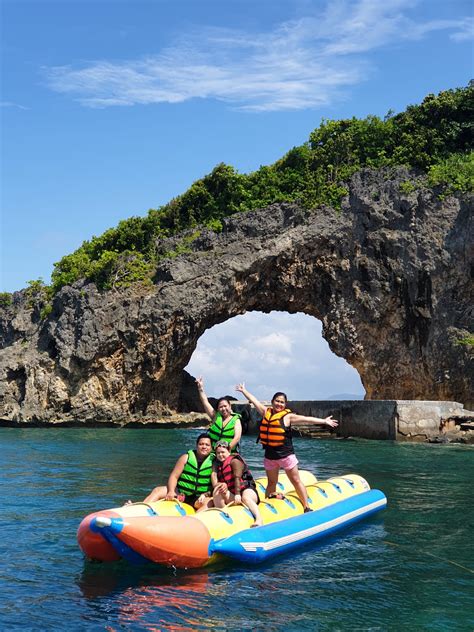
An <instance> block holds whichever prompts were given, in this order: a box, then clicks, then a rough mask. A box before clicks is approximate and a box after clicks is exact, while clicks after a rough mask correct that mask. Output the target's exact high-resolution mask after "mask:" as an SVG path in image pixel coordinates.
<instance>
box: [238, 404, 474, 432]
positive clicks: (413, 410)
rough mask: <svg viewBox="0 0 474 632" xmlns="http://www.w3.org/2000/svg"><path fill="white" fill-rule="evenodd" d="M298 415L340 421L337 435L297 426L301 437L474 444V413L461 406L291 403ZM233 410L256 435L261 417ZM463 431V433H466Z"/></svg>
mask: <svg viewBox="0 0 474 632" xmlns="http://www.w3.org/2000/svg"><path fill="white" fill-rule="evenodd" d="M288 407H289V408H290V409H291V410H292V411H293V412H295V413H297V414H300V415H307V416H311V417H322V418H324V417H327V416H329V415H332V416H333V417H334V419H337V420H338V421H339V427H338V428H337V430H336V431H333V432H329V429H328V428H326V427H324V426H318V425H316V424H306V423H300V424H295V425H294V426H293V429H294V431H295V433H296V434H300V435H302V436H321V437H323V436H330V435H334V434H336V436H339V437H361V438H364V439H392V440H394V441H436V440H443V439H445V440H446V441H453V440H462V439H463V438H464V439H465V440H464V441H463V442H465V443H471V442H472V440H474V439H473V435H474V430H470V429H469V428H468V426H469V424H471V423H472V422H474V412H472V411H468V410H466V409H465V408H464V407H463V405H462V404H460V403H459V402H444V401H422V400H363V401H361V400H354V401H350V400H340V401H337V400H336V401H335V400H330V401H329V400H328V401H322V400H320V401H318V400H315V401H289V402H288ZM233 408H234V410H245V411H246V412H247V413H248V415H249V423H248V432H249V433H250V434H256V432H257V428H258V423H259V420H260V417H259V415H258V413H257V411H256V410H255V409H254V408H253V406H250V405H249V404H247V403H245V402H234V403H233ZM463 428H464V429H463Z"/></svg>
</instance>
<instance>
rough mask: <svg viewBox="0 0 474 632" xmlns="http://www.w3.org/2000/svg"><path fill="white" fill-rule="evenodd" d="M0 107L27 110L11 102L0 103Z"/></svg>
mask: <svg viewBox="0 0 474 632" xmlns="http://www.w3.org/2000/svg"><path fill="white" fill-rule="evenodd" d="M0 107H2V108H16V109H17V110H29V108H27V107H26V106H24V105H20V104H19V103H13V101H0Z"/></svg>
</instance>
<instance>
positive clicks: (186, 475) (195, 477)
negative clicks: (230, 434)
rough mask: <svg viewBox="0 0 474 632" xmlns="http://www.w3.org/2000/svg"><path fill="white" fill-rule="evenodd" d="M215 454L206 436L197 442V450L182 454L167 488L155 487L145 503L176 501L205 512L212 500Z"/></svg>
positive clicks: (170, 476)
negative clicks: (164, 499)
mask: <svg viewBox="0 0 474 632" xmlns="http://www.w3.org/2000/svg"><path fill="white" fill-rule="evenodd" d="M213 461H214V453H213V452H212V444H211V438H210V437H209V435H208V434H207V433H206V432H203V433H201V434H200V435H199V437H198V438H197V440H196V449H195V450H189V451H188V452H186V454H182V455H181V456H180V457H179V459H178V460H177V461H176V464H175V466H174V468H173V471H172V472H171V474H170V475H169V478H168V484H167V485H166V486H164V485H161V486H159V487H155V489H153V491H152V492H151V493H150V494H148V496H147V497H146V498H145V499H144V501H143V502H144V503H152V502H154V501H156V500H162V499H163V498H166V500H173V499H174V498H177V499H178V500H179V501H181V502H185V503H188V504H189V505H191V506H192V507H194V508H195V509H196V510H198V511H200V510H202V509H205V508H206V507H207V505H208V503H209V502H210V501H211V500H212V483H211V474H212V463H213Z"/></svg>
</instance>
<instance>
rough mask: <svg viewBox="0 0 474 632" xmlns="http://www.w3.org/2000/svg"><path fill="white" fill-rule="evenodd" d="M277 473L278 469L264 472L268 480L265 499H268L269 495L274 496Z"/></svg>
mask: <svg viewBox="0 0 474 632" xmlns="http://www.w3.org/2000/svg"><path fill="white" fill-rule="evenodd" d="M279 471H280V469H279V468H275V469H274V470H265V472H266V474H267V480H268V483H267V489H266V491H265V498H268V497H269V496H270V494H274V493H275V492H276V486H277V483H278V472H279Z"/></svg>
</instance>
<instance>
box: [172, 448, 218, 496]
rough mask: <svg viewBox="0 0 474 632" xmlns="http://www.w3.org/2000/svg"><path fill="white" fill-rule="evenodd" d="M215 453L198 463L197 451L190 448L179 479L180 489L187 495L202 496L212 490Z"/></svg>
mask: <svg viewBox="0 0 474 632" xmlns="http://www.w3.org/2000/svg"><path fill="white" fill-rule="evenodd" d="M214 456H215V455H214V454H213V453H211V454H210V455H209V456H207V457H206V458H205V459H204V461H203V462H202V463H198V460H197V456H196V451H195V450H189V452H188V460H187V461H186V463H185V465H184V467H183V472H182V474H181V476H180V477H179V479H178V485H177V487H178V491H179V492H180V493H181V494H185V495H186V496H200V495H201V494H205V493H206V492H208V491H210V489H211V487H212V485H211V473H212V462H213V461H214Z"/></svg>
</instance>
